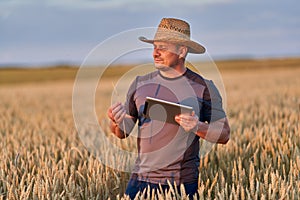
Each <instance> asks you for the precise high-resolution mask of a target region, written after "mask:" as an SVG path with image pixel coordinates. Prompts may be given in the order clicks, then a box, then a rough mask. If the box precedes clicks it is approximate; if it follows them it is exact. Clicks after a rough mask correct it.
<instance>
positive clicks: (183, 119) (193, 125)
mask: <svg viewBox="0 0 300 200" xmlns="http://www.w3.org/2000/svg"><path fill="white" fill-rule="evenodd" d="M175 121H176V122H177V123H178V124H179V125H180V126H181V127H182V128H183V129H184V130H185V131H186V132H191V131H192V132H196V131H197V129H198V122H199V118H198V116H197V115H196V114H195V112H194V111H193V112H192V113H191V114H180V115H176V116H175Z"/></svg>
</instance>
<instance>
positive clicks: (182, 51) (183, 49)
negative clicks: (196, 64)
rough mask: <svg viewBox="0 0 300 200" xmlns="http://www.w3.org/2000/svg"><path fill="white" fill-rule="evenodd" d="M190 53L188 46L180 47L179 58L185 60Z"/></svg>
mask: <svg viewBox="0 0 300 200" xmlns="http://www.w3.org/2000/svg"><path fill="white" fill-rule="evenodd" d="M187 53H188V48H187V47H186V46H180V47H179V57H180V58H185V57H186V55H187Z"/></svg>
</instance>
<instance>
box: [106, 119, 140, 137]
mask: <svg viewBox="0 0 300 200" xmlns="http://www.w3.org/2000/svg"><path fill="white" fill-rule="evenodd" d="M134 125H135V121H134V120H133V119H132V118H131V117H126V118H125V119H124V120H123V121H122V122H121V123H119V124H117V123H116V122H114V121H112V120H111V121H110V130H111V132H112V133H114V134H115V135H116V136H117V137H118V138H120V139H123V138H126V137H128V136H129V133H130V132H131V131H132V129H133V127H134Z"/></svg>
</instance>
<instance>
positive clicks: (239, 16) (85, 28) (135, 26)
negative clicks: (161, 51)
mask: <svg viewBox="0 0 300 200" xmlns="http://www.w3.org/2000/svg"><path fill="white" fill-rule="evenodd" d="M299 11H300V1H296V0H285V1H283V0H264V1H261V0H181V1H177V0H164V1H163V0H151V1H149V0H0V66H9V65H27V66H30V65H31V66H34V65H51V64H62V63H63V64H81V63H82V62H84V60H85V59H86V58H87V57H88V55H89V54H90V52H91V51H93V49H95V48H105V49H102V51H105V52H106V53H107V55H108V54H110V55H111V57H118V56H120V55H115V54H116V51H115V50H116V49H119V48H122V46H123V47H125V46H130V45H131V44H130V43H135V42H137V43H139V44H138V45H141V46H138V47H139V48H140V47H143V45H144V46H145V48H148V49H151V48H152V47H151V46H149V44H146V43H144V44H142V43H141V42H139V41H138V39H137V38H136V41H133V40H131V39H126V37H125V36H126V34H125V35H124V32H128V31H129V32H132V33H134V34H137V37H138V36H139V35H138V34H139V33H140V30H147V28H149V27H151V28H152V29H153V30H155V27H157V25H158V24H159V22H160V20H161V18H163V17H175V18H180V19H184V20H186V21H188V22H189V23H190V25H191V38H192V39H193V40H194V41H197V42H199V43H201V44H203V45H204V46H205V47H206V49H207V54H209V56H211V57H212V58H213V59H230V58H269V57H294V56H299V55H300V37H299V36H300V12H299ZM135 30H138V31H135ZM150 32H151V31H149V34H148V35H147V37H149V38H151V37H153V34H154V32H153V33H152V32H151V33H150ZM142 33H144V32H142ZM145 34H147V33H145ZM120 35H121V36H122V37H120ZM134 40H135V37H134ZM106 41H109V42H110V43H109V45H101V44H103V43H106ZM140 43H141V44H140ZM133 48H135V47H133ZM143 54H147V55H143ZM110 55H108V56H106V55H104V56H101V55H99V56H98V57H99V60H98V61H99V62H101V59H104V60H105V58H104V57H110ZM143 59H151V51H147V52H140V53H139V54H133V55H131V57H130V56H128V60H130V61H135V60H136V61H138V60H143Z"/></svg>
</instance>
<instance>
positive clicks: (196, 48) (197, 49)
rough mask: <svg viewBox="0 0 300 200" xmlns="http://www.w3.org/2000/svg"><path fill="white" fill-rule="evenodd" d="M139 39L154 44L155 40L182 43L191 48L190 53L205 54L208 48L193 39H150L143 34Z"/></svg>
mask: <svg viewBox="0 0 300 200" xmlns="http://www.w3.org/2000/svg"><path fill="white" fill-rule="evenodd" d="M139 40H141V41H142V42H146V43H150V44H153V43H154V42H170V43H174V44H180V45H183V46H186V47H188V48H189V51H188V52H189V53H195V54H203V53H205V51H206V49H205V47H204V46H202V45H201V44H199V43H197V42H194V41H192V40H180V39H174V38H164V39H155V40H149V39H147V38H145V37H143V36H141V37H139Z"/></svg>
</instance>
